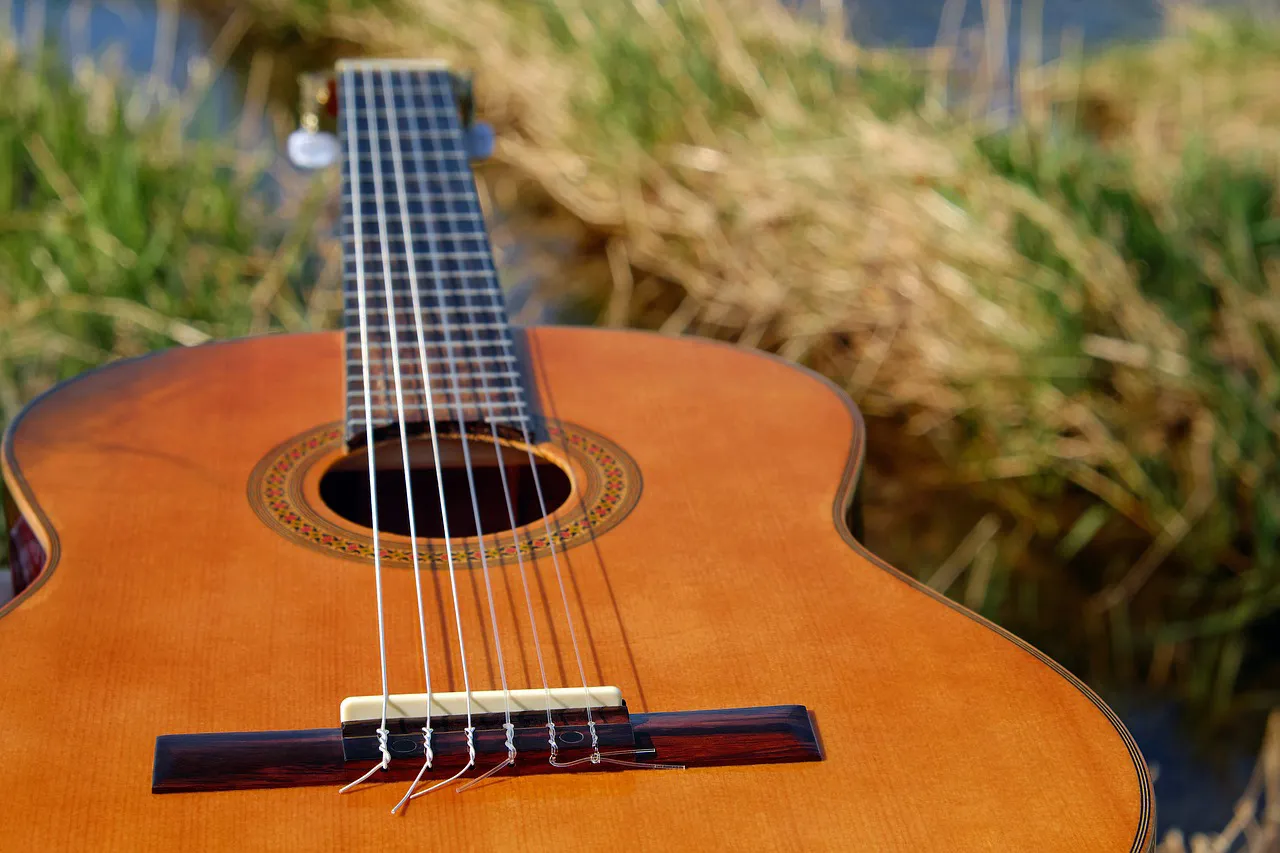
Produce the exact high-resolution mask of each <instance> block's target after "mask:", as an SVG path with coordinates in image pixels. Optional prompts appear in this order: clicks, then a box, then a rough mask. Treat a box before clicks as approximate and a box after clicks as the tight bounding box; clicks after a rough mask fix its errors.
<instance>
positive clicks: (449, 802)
mask: <svg viewBox="0 0 1280 853" xmlns="http://www.w3.org/2000/svg"><path fill="white" fill-rule="evenodd" d="M529 340H530V351H531V353H532V356H533V359H532V360H533V362H534V365H535V367H536V368H537V370H536V373H537V377H538V381H539V386H540V389H541V391H542V397H543V399H544V400H545V401H547V407H546V408H547V412H546V413H547V414H548V415H549V416H550V417H551V418H552V419H553V421H555V422H558V423H563V424H570V425H580V426H581V427H582V429H583V434H584V435H599V436H601V437H603V438H604V439H607V441H608V442H609V443H610V446H616V447H617V448H618V449H619V450H620V451H621V452H623V453H625V454H626V455H627V457H628V458H629V459H630V460H632V461H633V462H634V471H630V470H629V473H627V474H625V475H624V476H630V477H632V482H631V484H630V485H631V486H632V487H634V489H635V490H636V491H635V497H636V500H635V501H634V505H633V506H631V507H630V508H629V509H628V512H627V514H626V516H625V517H624V518H622V519H620V520H619V521H618V522H617V523H616V524H615V525H614V526H612V527H609V528H608V529H607V530H603V531H602V532H601V533H599V535H598V536H596V537H595V538H594V539H593V540H590V541H584V542H583V543H582V544H578V545H576V546H575V547H573V548H571V549H570V550H568V551H566V552H565V558H566V563H567V566H566V570H567V571H568V572H569V573H570V575H571V579H572V582H573V583H572V588H573V590H574V596H575V599H576V600H575V607H576V608H577V609H578V610H577V612H578V613H579V615H580V616H581V617H582V623H581V624H582V625H583V629H584V633H585V634H586V635H587V638H586V641H585V643H584V645H585V647H586V648H587V650H588V651H587V655H588V660H587V661H586V666H587V669H588V672H589V676H590V677H591V678H592V680H593V681H596V683H616V684H617V685H618V686H619V687H620V688H621V689H622V691H623V695H624V696H625V697H626V699H627V701H628V704H629V705H630V706H631V707H632V710H633V711H668V710H681V709H692V708H716V707H725V708H728V707H743V706H759V705H772V704H788V703H803V704H805V705H807V706H808V707H809V708H810V709H811V710H812V711H813V712H814V715H815V718H816V720H817V725H818V729H819V733H820V735H821V737H822V741H823V748H824V760H823V761H821V762H813V763H808V764H798V765H777V766H771V767H733V768H710V769H700V770H690V771H684V772H678V771H639V772H634V773H620V774H599V775H596V774H591V775H578V776H556V775H554V774H549V775H542V776H537V777H530V778H522V779H518V780H506V781H499V782H497V783H493V784H488V785H485V786H481V787H480V788H478V789H476V790H473V791H470V792H468V793H466V794H465V795H460V796H455V795H454V794H452V793H446V792H439V793H438V794H437V795H432V796H430V797H427V798H424V799H423V800H420V801H415V803H414V804H413V807H412V808H411V809H410V810H409V812H408V815H407V816H406V819H405V820H394V819H391V818H390V817H389V815H387V810H388V809H389V808H390V806H391V805H392V804H394V802H395V800H396V799H398V798H399V796H400V794H401V793H403V791H402V790H401V789H400V786H383V787H379V788H374V789H370V790H368V791H364V792H360V793H358V794H355V795H350V796H347V797H341V798H340V797H338V796H337V795H336V794H335V793H333V792H332V791H331V790H327V789H323V788H318V789H288V790H273V791H238V792H227V793H219V794H174V795H167V796H164V797H156V796H153V795H151V794H150V793H149V789H148V783H149V781H150V762H151V758H152V752H153V749H154V743H155V738H156V737H157V736H158V735H161V734H165V733H172V732H183V731H253V730H271V729H280V728H297V729H302V728H309V727H321V726H329V725H333V721H334V717H335V714H336V709H337V703H338V701H340V700H341V699H342V698H343V697H344V696H347V695H353V694H358V693H369V692H374V690H373V689H372V688H373V687H374V686H375V679H374V676H375V675H376V662H377V657H376V648H375V646H374V640H375V638H374V633H373V625H374V618H375V616H374V609H373V601H372V577H371V575H372V572H371V570H370V569H369V567H368V565H367V564H366V563H362V562H359V561H356V560H351V559H348V558H345V557H343V556H342V555H340V554H337V553H333V554H330V553H326V552H325V551H324V550H323V549H320V548H317V547H301V546H300V544H299V542H298V541H295V540H291V539H290V538H289V537H288V536H285V535H282V534H281V532H280V531H279V530H277V529H273V528H272V527H271V526H270V525H268V524H264V522H263V519H262V518H261V517H260V514H259V513H258V512H255V510H254V508H253V507H252V506H251V501H250V500H249V499H247V493H251V492H252V485H251V483H249V480H250V479H251V476H252V472H253V471H254V470H255V468H256V466H258V465H259V464H260V463H261V462H262V460H264V459H266V458H269V457H270V454H271V453H272V451H273V449H275V448H278V447H281V446H287V444H288V442H289V440H290V439H291V438H292V437H296V436H300V435H306V434H308V430H314V429H316V428H317V427H318V426H320V425H323V424H326V423H331V422H333V421H335V420H336V419H337V418H338V417H340V401H341V395H342V393H343V392H342V388H341V385H340V381H339V380H340V375H339V374H340V371H339V369H338V365H340V363H341V362H340V356H341V352H340V347H341V342H340V340H339V338H338V336H336V335H328V334H320V335H307V336H287V337H271V338H258V339H250V340H245V341H238V342H231V343H224V344H217V345H211V346H207V347H199V348H192V349H187V350H177V351H171V352H169V353H165V354H162V355H157V356H153V357H149V358H145V359H142V360H137V361H133V362H129V363H123V364H120V365H116V366H111V367H108V368H105V369H103V370H101V371H96V372H94V373H92V374H89V375H87V376H86V377H84V378H82V379H79V380H76V381H73V382H71V383H69V384H67V385H64V386H60V387H59V388H58V389H55V390H54V391H53V392H51V393H50V394H48V395H46V396H45V397H43V398H41V399H40V400H38V401H36V402H35V403H33V404H32V405H31V406H30V407H28V409H27V410H26V411H25V412H24V414H23V415H22V416H20V418H19V419H18V420H17V421H15V423H14V424H13V425H12V426H11V428H10V430H9V431H8V433H7V434H6V437H5V441H4V453H3V459H4V462H3V465H4V475H5V480H6V483H7V485H8V487H9V489H10V491H11V492H12V494H13V496H14V499H15V503H16V506H17V508H18V510H19V511H20V512H21V513H22V515H23V516H24V517H25V518H27V520H28V521H29V522H30V523H31V524H32V526H33V527H34V528H36V530H37V532H38V535H39V538H40V539H41V541H42V542H43V543H44V545H45V547H46V551H47V553H49V554H50V559H51V565H50V566H49V567H48V568H47V569H46V570H45V571H44V572H43V573H42V575H41V576H40V579H39V581H38V582H37V584H36V585H35V586H33V587H32V588H31V589H29V590H27V591H26V592H24V593H23V595H22V596H20V597H19V598H18V599H16V600H14V601H13V602H10V604H8V605H6V606H5V607H4V608H0V652H2V654H3V656H2V657H0V719H3V720H4V722H5V732H4V735H3V736H2V737H0V783H2V784H3V785H4V786H5V789H6V791H7V796H6V799H7V806H6V809H7V812H8V814H9V815H10V816H11V819H7V820H6V821H5V822H4V823H3V825H0V847H3V848H5V849H10V848H12V849H24V848H30V847H33V846H37V845H42V844H43V845H45V846H47V847H54V848H61V847H66V848H71V847H76V846H84V845H86V844H87V845H89V846H92V847H95V848H97V849H107V848H113V847H114V848H119V849H137V843H136V842H137V839H138V838H140V837H143V836H145V837H146V838H147V839H148V843H149V844H151V845H152V846H154V847H156V848H157V849H159V848H160V847H171V846H178V845H187V846H189V845H190V844H191V843H192V839H193V838H195V839H196V840H197V842H198V845H197V846H199V847H201V848H209V849H221V848H240V849H244V848H252V849H260V848H267V847H281V848H284V847H292V848H297V847H305V848H307V849H312V848H315V849H329V848H332V849H338V848H339V847H341V848H342V849H344V850H350V849H352V848H353V847H355V848H362V847H363V846H364V845H368V846H369V848H370V849H373V848H375V847H377V848H378V849H402V848H404V849H408V848H410V847H413V846H414V845H415V843H420V842H421V839H422V836H421V834H420V832H419V831H417V830H421V829H422V828H425V827H430V828H431V831H432V832H433V833H434V834H435V840H438V841H439V842H440V843H441V844H450V845H454V846H459V845H460V846H463V847H466V846H474V847H476V848H479V849H485V848H492V847H494V846H498V845H506V846H515V847H521V848H524V847H529V848H536V847H544V846H547V845H549V844H550V843H553V842H554V843H556V844H557V845H558V846H561V847H567V848H571V849H576V848H582V849H585V848H587V847H597V848H598V847H599V846H600V845H603V844H608V843H616V838H617V834H618V827H619V825H620V823H619V819H620V818H621V819H623V820H626V819H629V817H631V816H634V817H635V819H636V821H637V823H638V825H643V827H644V832H636V833H632V838H631V839H630V841H629V843H628V846H629V847H635V848H640V849H671V847H672V845H675V844H681V845H686V846H700V847H741V846H746V845H751V846H754V847H755V848H756V849H797V848H802V849H866V850H877V851H880V850H884V851H894V850H919V849H938V848H945V849H948V850H975V851H976V850H1000V851H1011V850H1032V849H1035V850H1050V851H1052V850H1063V851H1066V850H1071V851H1079V850H1099V851H1113V850H1114V851H1117V853H1123V851H1130V853H1135V852H1136V851H1145V850H1148V849H1150V847H1151V845H1152V843H1153V836H1154V813H1153V810H1154V803H1153V800H1152V795H1151V787H1150V780H1149V776H1148V774H1147V770H1146V767H1145V764H1144V763H1143V760H1142V757H1141V755H1140V753H1139V752H1138V749H1137V747H1136V745H1135V744H1134V743H1133V740H1132V738H1131V737H1130V736H1129V734H1128V732H1127V731H1125V729H1124V727H1123V725H1122V724H1121V723H1120V721H1119V720H1118V719H1117V718H1116V717H1115V715H1114V714H1113V713H1112V712H1111V711H1110V710H1109V709H1108V708H1107V707H1106V706H1105V704H1104V703H1103V702H1102V701H1101V700H1100V699H1098V697H1097V696H1096V695H1094V694H1093V693H1092V692H1091V691H1090V690H1089V689H1088V688H1087V687H1085V686H1084V685H1082V684H1081V683H1080V682H1079V681H1077V680H1076V679H1074V678H1073V677H1072V676H1070V675H1069V674H1068V673H1066V672H1065V671H1064V670H1062V668H1061V667H1059V666H1057V665H1056V664H1055V663H1053V662H1052V661H1050V660H1049V659H1048V658H1046V657H1045V656H1043V655H1041V654H1040V653H1039V652H1037V651H1035V650H1034V649H1032V648H1031V647H1030V646H1028V645H1026V644H1025V643H1023V642H1021V641H1020V640H1018V639H1016V638H1014V637H1012V636H1011V635H1009V634H1008V633H1006V632H1004V631H1002V630H1000V629H999V628H996V627H995V626H992V625H991V624H990V623H988V622H986V621H985V620H982V619H981V618H980V617H978V616H976V615H974V614H972V613H970V612H969V611H967V610H965V609H964V608H962V607H960V606H959V605H957V604H954V603H953V602H951V601H949V600H947V599H945V598H944V597H942V596H940V595H938V594H937V593H935V592H933V591H932V590H929V589H927V588H925V587H923V586H921V585H919V584H917V583H915V582H914V581H912V580H910V579H909V578H907V577H906V576H904V575H902V574H900V573H898V572H897V571H896V570H894V569H892V568H891V567H889V566H888V565H886V564H885V563H883V562H882V561H880V560H879V559H878V558H876V557H874V556H873V555H871V554H870V553H868V552H867V551H866V550H865V549H863V548H862V547H861V546H860V545H859V544H858V543H857V542H856V541H855V540H854V539H853V537H852V535H851V534H850V532H849V530H848V528H847V525H846V524H845V515H846V511H847V508H848V505H849V502H850V501H851V500H852V497H853V492H854V488H855V485H856V482H857V477H858V472H859V467H860V465H861V460H862V455H863V431H862V426H861V420H860V417H859V415H858V413H857V410H856V408H854V407H853V405H852V403H850V402H849V401H848V399H847V398H846V397H845V396H844V395H843V394H841V393H840V392H839V391H838V390H836V389H834V387H833V386H831V385H830V384H829V383H826V382H825V381H824V380H821V379H819V378H817V377H816V376H814V375H812V374H808V373H807V372H805V371H801V370H798V369H796V368H794V367H793V366H791V365H787V364H784V363H782V362H780V361H778V360H775V359H771V358H769V357H765V356H761V355H760V354H757V353H752V352H747V351H744V350H740V349H736V348H733V347H728V346H725V345H720V344H714V343H709V342H705V341H695V340H689V339H670V338H662V337H659V336H655V335H648V334H644V333H637V332H606V331H601V330H578V329H557V328H545V329H536V330H530V332H529ZM552 451H554V448H551V450H550V451H549V452H552ZM578 474H579V475H581V474H582V472H578ZM577 479H578V486H575V489H577V490H578V492H581V491H583V489H584V488H585V487H583V486H582V483H583V482H585V479H586V478H585V476H579V477H578V478H577ZM304 491H305V489H304ZM546 562H547V561H546V559H545V558H539V560H538V565H537V566H536V567H535V568H536V570H538V571H546V570H547V569H548V567H547V566H546V565H545V564H546ZM445 584H447V581H445V580H444V579H443V578H442V573H440V572H432V573H430V583H429V591H430V600H431V606H432V607H433V608H435V607H436V606H437V602H439V601H443V600H445V599H444V596H445V595H447V592H445ZM465 584H466V595H467V596H468V600H471V599H472V598H474V600H475V602H476V603H477V604H478V603H479V601H480V596H482V595H483V591H482V589H481V587H480V586H479V585H478V581H477V580H476V573H471V574H469V575H468V576H467V578H466V581H465ZM497 584H498V586H497V588H496V590H495V596H496V597H497V598H498V600H499V601H500V602H501V601H502V600H503V599H505V598H507V596H508V594H509V593H510V594H511V598H510V601H512V602H516V598H515V595H516V593H514V592H513V591H512V590H513V585H514V584H515V581H514V579H513V578H512V577H510V576H503V577H501V578H499V579H498V581H497ZM412 588H413V583H412V576H411V573H410V572H408V571H406V570H403V569H394V570H392V571H390V572H389V573H388V577H387V592H388V595H389V600H390V601H393V602H397V604H396V606H397V607H398V608H399V609H397V610H395V611H394V613H393V615H392V617H391V619H390V621H389V625H388V630H389V632H390V633H389V637H388V645H389V649H391V650H392V652H391V655H392V659H391V662H390V665H391V670H392V677H393V681H394V682H395V683H401V684H409V685H415V684H416V679H419V678H420V676H421V668H420V666H421V665H420V662H418V660H417V658H416V648H417V642H416V624H415V623H414V620H413V618H412V615H411V613H412V609H411V608H412V606H411V605H410V604H409V601H410V600H411V599H410V596H411V595H412ZM503 606H504V607H505V608H506V610H505V611H504V612H510V614H511V615H512V616H513V619H512V624H513V627H512V628H511V629H510V630H508V629H505V628H504V629H503V631H504V633H503V634H502V640H503V645H504V647H505V648H506V649H508V650H511V658H510V660H508V661H507V667H508V670H509V676H510V677H511V678H512V679H513V680H516V681H518V682H519V683H520V686H526V685H527V684H529V683H533V682H534V680H535V679H536V666H535V664H534V662H533V661H532V660H531V659H530V656H529V655H528V653H527V648H528V646H529V636H528V630H527V626H526V627H525V629H524V630H523V632H522V631H521V630H519V619H518V618H516V617H518V612H519V607H518V606H515V604H514V603H513V604H507V605H503ZM548 610H549V608H548ZM433 612H434V611H433ZM439 621H441V622H443V621H444V620H439ZM464 628H465V631H466V633H467V634H468V636H469V637H472V638H475V640H474V643H475V645H474V646H472V645H469V646H468V655H469V656H470V657H471V658H472V663H473V664H474V667H473V668H474V670H475V672H476V674H477V675H476V677H477V679H479V680H481V681H483V682H484V683H483V684H481V685H479V686H481V687H488V686H490V683H489V682H490V681H491V680H492V679H493V678H494V674H493V673H494V670H495V666H494V663H495V658H496V656H495V652H494V649H493V648H491V647H490V645H488V644H486V643H485V641H484V640H483V638H484V636H485V634H486V630H487V626H486V623H485V622H484V619H483V617H482V614H481V613H480V608H479V607H477V608H476V612H474V613H470V614H469V615H468V617H467V621H466V624H465V625H464ZM557 630H558V631H559V633H557V632H556V630H553V631H552V635H551V640H553V641H554V642H553V643H550V644H548V647H549V648H552V647H554V652H553V653H551V655H550V663H551V667H552V669H553V671H554V672H556V675H557V677H560V676H561V675H567V673H568V672H569V670H571V669H572V662H571V660H570V659H569V657H570V656H569V652H568V651H567V644H566V643H564V639H565V638H564V636H563V634H564V632H563V627H562V626H560V627H559V628H557ZM430 640H431V642H432V648H433V649H441V650H442V653H441V658H442V659H444V658H451V659H453V661H454V663H453V664H451V665H447V666H446V665H444V664H442V665H441V666H442V669H441V670H440V673H439V676H438V677H439V678H440V679H441V680H442V683H443V684H445V685H446V686H449V687H450V688H451V689H455V690H456V689H461V687H460V684H459V682H460V677H461V674H460V672H459V666H458V663H457V649H456V647H454V646H451V645H450V640H449V637H448V635H447V633H444V632H436V633H433V635H432V636H431V638H430ZM522 648H523V649H525V650H526V651H525V652H523V653H520V652H519V651H517V650H519V649H522ZM446 652H447V654H446ZM597 677H598V680H597ZM413 689H420V688H418V687H416V686H415V687H414V688H413ZM419 803H420V804H421V805H419ZM415 827H416V828H417V830H415V829H414V828H415ZM192 833H196V835H192Z"/></svg>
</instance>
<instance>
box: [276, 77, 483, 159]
mask: <svg viewBox="0 0 1280 853" xmlns="http://www.w3.org/2000/svg"><path fill="white" fill-rule="evenodd" d="M360 63H361V65H362V67H364V68H368V67H369V66H370V65H371V64H376V61H372V62H371V61H370V60H361V61H360ZM394 65H395V63H394V62H390V61H388V62H387V67H388V69H391V68H393V67H394ZM342 67H343V63H339V65H338V69H337V72H322V73H315V72H306V73H303V74H299V75H298V93H299V95H298V129H297V130H295V131H294V132H293V133H291V134H289V141H288V153H289V160H290V162H292V163H293V165H294V166H296V167H298V168H299V169H305V170H307V171H311V170H314V169H323V168H325V167H327V166H330V165H332V164H333V163H335V162H336V161H337V160H338V158H339V156H340V155H341V151H340V149H339V145H338V138H337V134H336V130H337V122H338V79H339V78H338V73H340V72H341V70H342ZM449 76H450V78H451V80H452V81H453V94H454V100H455V102H456V103H457V106H458V115H459V117H460V118H461V119H462V125H463V127H464V128H465V129H466V133H467V151H468V154H469V156H470V158H471V159H472V160H473V161H475V160H485V159H488V158H489V157H490V156H492V155H493V149H494V135H493V128H492V127H490V126H489V125H487V124H485V123H483V122H476V121H475V120H474V117H475V99H474V97H473V94H472V92H473V90H472V77H471V75H470V74H468V73H460V72H456V71H450V72H449Z"/></svg>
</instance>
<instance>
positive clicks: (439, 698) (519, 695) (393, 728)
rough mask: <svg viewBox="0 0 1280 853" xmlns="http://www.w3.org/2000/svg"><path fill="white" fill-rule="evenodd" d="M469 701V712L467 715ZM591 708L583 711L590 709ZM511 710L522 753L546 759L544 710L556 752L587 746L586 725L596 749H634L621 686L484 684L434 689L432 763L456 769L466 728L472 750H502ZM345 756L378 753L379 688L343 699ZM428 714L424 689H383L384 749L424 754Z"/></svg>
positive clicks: (568, 753)
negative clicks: (464, 689) (386, 692)
mask: <svg viewBox="0 0 1280 853" xmlns="http://www.w3.org/2000/svg"><path fill="white" fill-rule="evenodd" d="M468 707H469V708H470V712H471V713H470V715H468V713H467V711H468ZM588 708H590V709H591V712H590V715H589V716H588V713H587V709H588ZM508 714H510V720H511V725H512V726H513V729H514V731H513V733H512V743H513V744H514V745H515V748H516V752H517V754H518V755H519V756H520V758H521V759H522V760H527V761H546V760H547V759H549V758H550V757H551V754H552V750H551V739H550V731H549V729H548V727H547V722H548V714H549V715H550V721H551V723H552V724H553V725H554V726H555V737H556V752H557V754H559V755H560V756H561V757H562V758H566V759H567V758H570V757H574V756H573V755H572V754H573V753H576V752H578V751H582V752H583V754H584V755H589V754H590V751H591V748H592V737H591V729H592V728H594V729H595V736H596V743H597V745H598V747H599V748H600V749H601V750H609V751H614V750H620V751H627V750H634V749H635V748H636V746H635V730H634V728H633V727H632V725H631V717H630V714H628V712H627V707H626V703H625V702H624V701H623V700H622V692H621V691H620V690H618V688H616V687H591V688H586V689H583V688H569V689H565V688H558V689H554V690H510V691H506V692H503V691H501V690H485V691H476V692H472V693H471V701H470V703H469V705H468V702H467V694H466V693H434V694H432V695H431V702H430V717H429V719H430V720H431V749H432V753H433V756H434V761H433V765H439V769H440V770H441V771H442V772H443V771H446V770H449V769H453V770H457V769H460V768H461V767H462V766H464V765H465V764H466V763H467V761H468V758H469V751H468V748H467V737H466V729H467V727H468V726H471V727H473V728H474V729H475V737H474V746H475V750H476V755H477V757H481V758H482V757H484V756H488V755H494V756H502V757H505V756H506V754H507V746H506V739H507V733H506V730H505V729H504V728H503V725H504V723H506V722H507V718H508ZM340 717H341V721H342V756H343V759H344V760H345V761H380V760H381V759H382V752H381V751H380V750H379V748H378V728H379V727H380V726H381V725H382V697H381V696H353V697H350V698H348V699H344V700H343V702H342V707H341V712H340ZM427 720H428V704H427V695H426V694H425V693H412V694H395V695H392V696H389V697H387V732H388V737H387V750H388V751H389V752H390V753H391V757H392V758H424V757H425V755H426V752H425V750H424V749H423V742H424V740H425V733H424V732H423V728H424V727H425V726H426V724H427Z"/></svg>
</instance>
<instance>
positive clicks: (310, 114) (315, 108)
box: [288, 74, 339, 170]
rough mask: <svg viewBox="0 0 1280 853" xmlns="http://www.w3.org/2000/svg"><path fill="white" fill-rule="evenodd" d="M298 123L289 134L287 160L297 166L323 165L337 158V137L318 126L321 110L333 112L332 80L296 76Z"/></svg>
mask: <svg viewBox="0 0 1280 853" xmlns="http://www.w3.org/2000/svg"><path fill="white" fill-rule="evenodd" d="M298 84H299V85H298V90H299V99H298V100H299V105H298V112H299V115H300V120H299V124H300V127H299V128H298V129H297V130H295V131H294V132H293V133H291V134H289V142H288V152H289V161H290V162H291V163H293V165H295V166H297V167H298V168H299V169H306V170H312V169H323V168H325V167H326V166H329V165H331V164H332V163H334V162H335V161H336V160H337V159H338V154H339V149H338V138H337V137H336V136H334V135H333V134H332V133H327V132H325V131H322V130H321V129H320V111H321V110H325V111H326V112H327V113H328V114H330V115H332V114H333V113H334V110H333V107H335V106H336V105H337V104H336V103H335V101H334V91H335V89H334V81H333V79H332V78H330V77H327V76H325V75H319V74H301V75H299V79H298Z"/></svg>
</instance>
